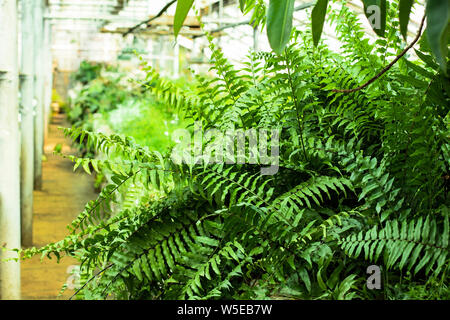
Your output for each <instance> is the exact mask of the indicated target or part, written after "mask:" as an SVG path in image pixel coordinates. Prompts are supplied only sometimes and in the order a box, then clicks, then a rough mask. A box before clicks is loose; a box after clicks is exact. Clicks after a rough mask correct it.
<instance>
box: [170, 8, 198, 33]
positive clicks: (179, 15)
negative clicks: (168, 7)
mask: <svg viewBox="0 0 450 320" xmlns="http://www.w3.org/2000/svg"><path fill="white" fill-rule="evenodd" d="M193 3H194V0H178V1H177V9H176V11H175V18H174V22H173V32H174V33H175V37H178V33H179V32H180V29H181V27H182V26H183V23H184V20H186V17H187V15H188V13H189V10H191V7H192V4H193Z"/></svg>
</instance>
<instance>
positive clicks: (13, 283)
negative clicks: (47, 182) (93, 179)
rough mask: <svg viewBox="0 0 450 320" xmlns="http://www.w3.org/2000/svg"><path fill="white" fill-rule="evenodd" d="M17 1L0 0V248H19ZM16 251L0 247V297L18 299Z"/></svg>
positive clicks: (18, 284)
mask: <svg viewBox="0 0 450 320" xmlns="http://www.w3.org/2000/svg"><path fill="white" fill-rule="evenodd" d="M17 15H18V12H17V0H2V1H0V44H1V45H0V168H1V176H0V248H1V247H5V248H8V249H14V248H20V185H19V184H20V182H19V181H20V162H19V161H20V156H19V155H20V145H19V143H20V142H19V107H18V92H19V74H18V63H19V62H18V58H17V56H18V43H17V42H18V37H17V31H18V30H17V27H18V26H17V22H18V19H17ZM16 256H17V254H16V253H15V252H11V251H9V250H8V251H3V250H1V249H0V298H1V299H20V263H18V262H16V261H7V262H5V261H4V259H10V258H15V257H16Z"/></svg>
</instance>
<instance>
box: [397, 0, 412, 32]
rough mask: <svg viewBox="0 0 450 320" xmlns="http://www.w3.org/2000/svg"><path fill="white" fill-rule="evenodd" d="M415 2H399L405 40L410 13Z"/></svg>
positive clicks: (408, 0) (401, 25)
mask: <svg viewBox="0 0 450 320" xmlns="http://www.w3.org/2000/svg"><path fill="white" fill-rule="evenodd" d="M413 3H414V0H400V3H399V20H400V32H401V33H402V35H403V38H405V40H406V36H407V34H408V23H409V14H410V13H411V8H412V5H413Z"/></svg>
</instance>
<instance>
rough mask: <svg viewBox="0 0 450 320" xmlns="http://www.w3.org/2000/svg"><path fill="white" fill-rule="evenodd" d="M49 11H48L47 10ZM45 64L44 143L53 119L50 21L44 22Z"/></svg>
mask: <svg viewBox="0 0 450 320" xmlns="http://www.w3.org/2000/svg"><path fill="white" fill-rule="evenodd" d="M47 10H48V9H47ZM43 63H44V74H43V78H44V96H43V103H44V110H45V114H44V115H45V118H44V121H45V122H44V123H45V126H44V143H45V141H46V140H47V134H48V126H49V123H50V118H51V103H52V80H53V79H52V78H53V72H52V69H53V68H52V24H51V20H50V19H45V20H44V50H43Z"/></svg>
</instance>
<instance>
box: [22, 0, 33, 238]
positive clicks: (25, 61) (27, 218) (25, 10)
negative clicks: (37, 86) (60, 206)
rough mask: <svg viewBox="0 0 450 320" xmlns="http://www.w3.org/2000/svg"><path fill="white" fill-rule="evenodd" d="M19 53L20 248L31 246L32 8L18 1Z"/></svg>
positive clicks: (26, 0) (28, 2) (29, 1)
mask: <svg viewBox="0 0 450 320" xmlns="http://www.w3.org/2000/svg"><path fill="white" fill-rule="evenodd" d="M21 3H22V53H21V75H20V76H21V97H22V105H21V120H22V121H21V128H20V130H21V134H22V135H21V137H22V139H21V159H20V166H21V177H20V182H21V192H20V195H21V211H22V245H24V246H27V247H29V246H32V245H33V177H34V151H33V150H34V115H33V88H34V75H33V72H34V67H33V51H34V41H33V5H34V3H35V1H34V0H22V1H21Z"/></svg>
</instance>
